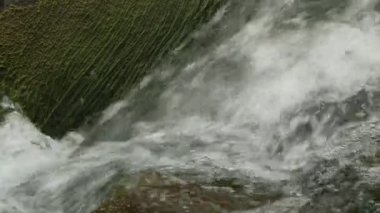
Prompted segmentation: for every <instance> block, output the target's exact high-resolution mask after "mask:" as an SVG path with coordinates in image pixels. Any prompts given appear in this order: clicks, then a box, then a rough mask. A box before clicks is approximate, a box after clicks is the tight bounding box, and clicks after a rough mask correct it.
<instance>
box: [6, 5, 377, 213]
mask: <svg viewBox="0 0 380 213" xmlns="http://www.w3.org/2000/svg"><path fill="white" fill-rule="evenodd" d="M285 2H286V7H292V2H293V1H285ZM374 2H375V1H369V0H368V1H353V3H352V4H351V7H350V8H349V9H348V10H347V11H346V13H344V14H343V15H341V16H338V17H337V18H336V19H334V20H329V21H321V22H318V23H316V24H315V25H313V26H312V27H310V26H309V27H308V26H306V21H304V20H302V18H301V17H296V18H294V19H292V20H287V21H289V22H292V23H294V25H296V27H295V29H288V30H285V29H283V30H279V31H276V30H275V29H274V28H276V26H275V25H274V24H276V23H277V22H278V20H276V18H278V17H276V16H274V14H276V13H277V12H278V13H279V11H278V9H277V8H278V7H277V6H274V5H270V6H268V5H264V6H263V9H262V10H261V11H262V14H261V15H259V17H258V18H256V19H254V20H253V21H250V22H249V23H247V24H246V25H245V27H244V28H243V29H242V30H241V31H240V32H238V33H236V34H235V35H234V36H233V37H232V38H231V39H229V40H227V41H225V42H224V43H223V44H222V45H220V46H219V47H218V48H217V49H215V50H213V51H211V52H210V53H209V54H207V55H206V56H205V57H203V58H202V59H199V60H197V61H194V62H192V63H189V64H188V66H187V67H186V68H185V69H183V70H181V74H180V75H179V76H178V77H177V78H176V79H175V80H173V81H171V82H168V86H167V88H166V89H165V90H164V91H162V94H161V96H160V97H159V99H158V101H157V103H155V104H156V107H157V109H156V116H155V119H154V120H152V119H150V120H141V121H137V122H135V123H133V124H132V125H125V123H124V121H123V120H121V121H120V119H119V120H117V119H115V120H116V121H115V122H116V124H117V128H118V130H117V131H116V132H122V131H123V129H124V128H129V129H128V131H130V132H131V134H130V137H129V138H130V139H128V140H126V141H100V142H97V143H95V145H93V146H91V147H89V148H87V149H83V150H82V151H81V152H79V153H77V154H74V155H71V154H72V152H73V151H77V148H78V147H79V145H80V143H81V141H82V138H81V136H80V135H77V133H73V134H72V135H68V136H67V137H66V138H64V139H62V140H61V141H56V140H53V139H50V138H49V137H47V136H44V135H42V134H41V133H39V132H38V130H37V129H35V128H34V127H33V125H31V124H30V123H29V122H28V121H27V120H26V119H24V118H22V117H21V116H20V115H18V114H11V115H9V116H8V119H7V121H6V123H5V124H4V126H2V127H1V128H0V138H1V143H0V212H27V213H29V212H32V213H33V212H36V213H37V212H38V213H43V212H88V211H89V209H94V208H95V207H96V206H97V205H98V203H99V201H100V199H101V196H98V194H99V193H100V192H101V190H102V187H103V186H104V185H105V184H107V183H108V182H109V181H110V179H112V178H113V177H114V176H115V175H117V174H118V173H119V172H120V171H130V170H143V169H145V168H151V167H153V168H162V167H164V168H166V169H168V168H169V169H171V170H179V169H186V168H188V169H194V170H197V171H200V172H203V173H205V175H206V176H207V175H208V174H209V175H212V173H213V169H216V168H223V169H226V170H229V171H236V172H241V173H244V174H246V175H248V176H252V177H263V178H265V179H274V180H282V179H288V178H289V175H290V174H289V172H290V171H292V170H295V169H297V168H302V167H305V166H306V165H307V164H308V162H309V161H311V160H313V159H314V157H315V156H321V155H326V154H331V155H336V156H338V155H339V153H337V150H339V149H338V148H337V147H341V144H339V143H338V142H337V143H338V144H331V143H333V142H332V141H330V140H327V139H326V137H325V136H324V135H323V134H318V133H315V134H314V135H313V139H312V140H311V139H308V140H305V141H302V143H290V144H286V149H285V151H284V152H283V153H282V154H281V156H278V155H277V154H276V153H273V152H272V151H270V148H271V147H272V146H276V145H277V144H278V143H279V141H278V139H277V140H275V139H274V136H275V135H280V139H279V140H281V139H282V137H286V136H287V134H290V133H291V132H292V130H294V128H295V127H296V125H297V124H299V123H300V122H301V121H302V119H303V117H297V116H296V117H295V118H293V119H292V120H286V118H285V117H286V115H287V114H288V113H289V112H295V111H297V110H299V109H302V108H303V107H305V106H308V105H310V104H317V103H318V102H320V101H341V100H343V99H345V98H347V97H349V96H351V95H354V94H355V93H356V92H357V91H359V90H360V89H362V88H373V87H376V83H378V79H379V78H380V70H379V69H380V25H379V22H380V14H379V13H377V12H375V11H374V10H373V9H372V7H373V4H374ZM282 8H283V7H282ZM278 16H280V13H279V15H278ZM195 54H196V53H195ZM161 72H163V74H165V72H166V71H165V70H163V71H161ZM152 78H154V76H153V77H152ZM147 84H148V85H149V83H147ZM125 105H128V102H126V101H121V102H120V103H119V104H118V105H117V106H111V108H118V106H121V108H123V106H125ZM119 108H120V107H119ZM110 111H112V110H110ZM120 113H122V110H120ZM120 113H114V114H115V115H114V116H113V117H112V116H111V118H109V119H110V120H111V122H112V119H113V118H117V117H118V116H122V114H120ZM127 126H128V127H127ZM105 128H106V127H105ZM125 131H126V130H125ZM105 132H107V131H105ZM112 134H115V131H111V130H110V131H109V136H107V134H106V135H105V136H104V135H103V138H104V137H105V138H107V137H109V138H112V137H113V135H112ZM358 149H360V147H359V148H358Z"/></svg>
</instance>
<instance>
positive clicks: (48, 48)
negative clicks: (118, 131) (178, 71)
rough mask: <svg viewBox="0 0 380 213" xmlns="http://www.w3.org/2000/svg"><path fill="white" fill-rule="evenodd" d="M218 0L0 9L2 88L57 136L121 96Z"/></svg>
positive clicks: (43, 3)
mask: <svg viewBox="0 0 380 213" xmlns="http://www.w3.org/2000/svg"><path fill="white" fill-rule="evenodd" d="M223 2H224V0H165V1H157V0H138V1H137V0H40V2H39V3H38V4H36V5H32V6H27V7H11V8H10V9H8V10H6V11H4V12H2V13H0V67H1V70H2V71H1V73H2V74H1V78H2V79H1V90H3V91H4V92H5V93H6V94H8V95H9V96H10V97H11V98H12V99H13V100H14V101H16V102H17V103H19V104H20V105H21V106H22V108H23V110H24V111H25V113H26V115H27V116H28V117H29V118H30V119H31V120H32V121H33V122H34V123H35V124H36V125H37V126H38V127H39V128H41V130H42V131H43V132H45V133H47V134H50V135H52V136H62V135H63V134H64V133H65V132H66V131H67V130H70V129H74V128H77V127H78V126H79V125H80V124H81V123H82V122H83V121H84V119H85V118H86V116H89V115H91V114H93V113H96V112H99V111H101V110H103V109H104V108H105V107H106V106H107V105H108V104H109V103H110V102H112V101H115V100H117V99H119V98H120V97H122V95H124V94H125V93H127V92H128V90H130V88H131V87H133V86H134V85H135V84H136V83H137V82H139V80H140V79H141V78H142V77H143V76H144V75H146V73H147V72H148V71H149V70H150V69H151V68H152V67H153V66H154V65H156V64H157V63H158V62H160V60H161V59H162V58H163V57H164V56H165V55H166V54H167V53H168V52H169V51H170V50H172V49H174V48H175V47H176V46H178V45H179V44H180V42H181V41H183V39H184V38H185V37H186V36H188V35H189V34H190V33H191V32H192V31H194V30H195V29H196V28H197V27H199V25H200V24H202V23H204V22H206V21H207V20H208V19H209V18H210V17H211V16H212V15H213V14H214V13H215V11H216V10H217V9H218V8H219V7H220V6H221V5H222V4H223Z"/></svg>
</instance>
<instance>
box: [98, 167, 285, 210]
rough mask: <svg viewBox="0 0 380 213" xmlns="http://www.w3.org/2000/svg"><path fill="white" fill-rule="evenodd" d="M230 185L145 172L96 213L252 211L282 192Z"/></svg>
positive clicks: (129, 180)
mask: <svg viewBox="0 0 380 213" xmlns="http://www.w3.org/2000/svg"><path fill="white" fill-rule="evenodd" d="M129 178H131V179H129ZM230 184H231V182H230V181H220V180H219V181H215V182H214V184H211V185H200V184H197V183H191V182H187V181H184V180H182V179H179V178H176V177H173V176H167V175H163V174H160V173H158V172H154V171H148V172H142V173H139V174H138V175H136V176H135V177H133V178H132V177H126V178H125V182H124V183H122V185H121V186H118V187H117V189H118V191H116V192H115V195H114V197H113V198H112V199H111V200H109V201H106V202H105V203H103V205H102V206H101V207H100V208H99V209H98V210H96V211H94V213H106V212H112V213H114V212H131V213H132V212H231V211H238V210H247V209H253V208H256V207H258V206H261V205H263V204H265V203H267V202H272V201H274V200H278V199H279V198H280V197H281V195H280V194H279V193H274V194H268V193H267V194H255V193H253V194H252V193H247V192H243V191H242V190H237V189H236V185H234V184H232V185H230ZM241 187H244V186H241Z"/></svg>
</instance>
